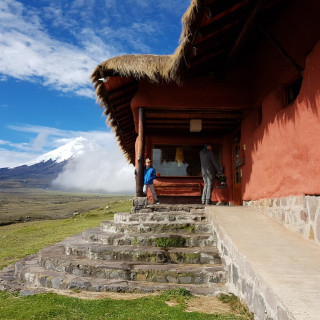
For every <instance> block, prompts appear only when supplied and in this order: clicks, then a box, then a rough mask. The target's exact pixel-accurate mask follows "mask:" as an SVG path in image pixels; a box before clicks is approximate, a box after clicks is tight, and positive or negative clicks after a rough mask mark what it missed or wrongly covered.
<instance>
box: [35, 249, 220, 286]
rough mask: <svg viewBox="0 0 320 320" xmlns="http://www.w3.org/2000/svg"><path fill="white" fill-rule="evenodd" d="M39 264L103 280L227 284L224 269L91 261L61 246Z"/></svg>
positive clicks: (46, 253)
mask: <svg viewBox="0 0 320 320" xmlns="http://www.w3.org/2000/svg"><path fill="white" fill-rule="evenodd" d="M38 257H39V260H38V262H39V264H40V266H42V267H43V268H44V269H46V270H51V271H58V272H66V273H71V274H74V275H77V276H81V277H93V278H100V279H118V280H134V281H135V280H138V281H150V282H172V283H181V284H192V283H220V282H224V281H225V272H224V270H223V267H222V265H212V264H211V265H210V264H206V265H192V264H188V265H183V264H154V263H149V264H145V263H135V262H119V261H101V260H90V259H87V258H83V257H78V256H72V257H71V256H67V255H65V254H64V248H63V246H62V245H55V246H52V247H49V248H46V249H43V250H41V251H40V252H39V254H38Z"/></svg>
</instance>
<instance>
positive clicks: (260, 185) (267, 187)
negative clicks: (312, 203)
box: [241, 42, 320, 200]
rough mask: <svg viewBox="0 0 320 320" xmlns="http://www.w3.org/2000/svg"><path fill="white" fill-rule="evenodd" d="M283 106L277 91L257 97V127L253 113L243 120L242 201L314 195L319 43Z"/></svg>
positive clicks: (319, 122) (319, 186)
mask: <svg viewBox="0 0 320 320" xmlns="http://www.w3.org/2000/svg"><path fill="white" fill-rule="evenodd" d="M275 68H277V66H275ZM283 104H284V89H283V88H281V87H278V88H276V89H274V90H273V91H272V92H270V93H269V94H268V95H267V96H266V97H265V98H264V99H263V101H262V123H261V124H260V125H259V126H258V127H255V119H254V117H255V116H254V113H253V112H252V113H251V114H250V115H249V116H248V117H247V118H246V119H245V120H244V121H243V124H242V139H241V143H242V145H244V144H245V145H246V150H245V151H244V154H245V160H246V163H245V165H244V166H243V168H242V170H243V180H242V182H243V183H242V191H243V199H244V200H257V199H261V198H279V197H285V196H289V195H303V194H320V42H319V43H318V44H317V45H316V47H315V48H314V49H313V50H312V52H311V54H310V55H309V56H308V58H307V60H306V66H305V71H304V79H303V82H302V87H301V90H300V94H299V96H298V97H297V99H296V101H295V102H294V103H293V104H291V105H290V106H287V107H285V108H283Z"/></svg>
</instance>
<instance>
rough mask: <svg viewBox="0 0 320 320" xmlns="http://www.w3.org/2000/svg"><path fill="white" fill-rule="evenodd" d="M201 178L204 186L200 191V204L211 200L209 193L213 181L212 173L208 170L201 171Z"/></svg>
mask: <svg viewBox="0 0 320 320" xmlns="http://www.w3.org/2000/svg"><path fill="white" fill-rule="evenodd" d="M202 178H203V181H204V188H203V191H202V198H201V201H202V204H209V203H210V202H211V193H212V188H213V182H214V173H213V172H212V171H209V170H203V171H202Z"/></svg>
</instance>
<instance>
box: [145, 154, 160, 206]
mask: <svg viewBox="0 0 320 320" xmlns="http://www.w3.org/2000/svg"><path fill="white" fill-rule="evenodd" d="M155 178H156V171H155V170H154V168H153V167H152V165H151V160H150V159H149V158H147V159H146V165H145V167H144V182H143V183H144V185H145V188H146V194H148V188H149V189H150V191H151V193H152V197H153V201H154V203H160V202H159V200H158V197H157V194H156V191H155V190H154V185H153V180H154V179H155Z"/></svg>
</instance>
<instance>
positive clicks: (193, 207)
mask: <svg viewBox="0 0 320 320" xmlns="http://www.w3.org/2000/svg"><path fill="white" fill-rule="evenodd" d="M204 209H205V206H204V205H202V204H149V205H148V206H147V208H145V209H141V210H142V212H145V210H149V211H150V210H151V211H152V212H172V213H173V212H175V211H182V212H190V213H196V212H197V213H200V212H202V213H204ZM141 210H140V211H141Z"/></svg>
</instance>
